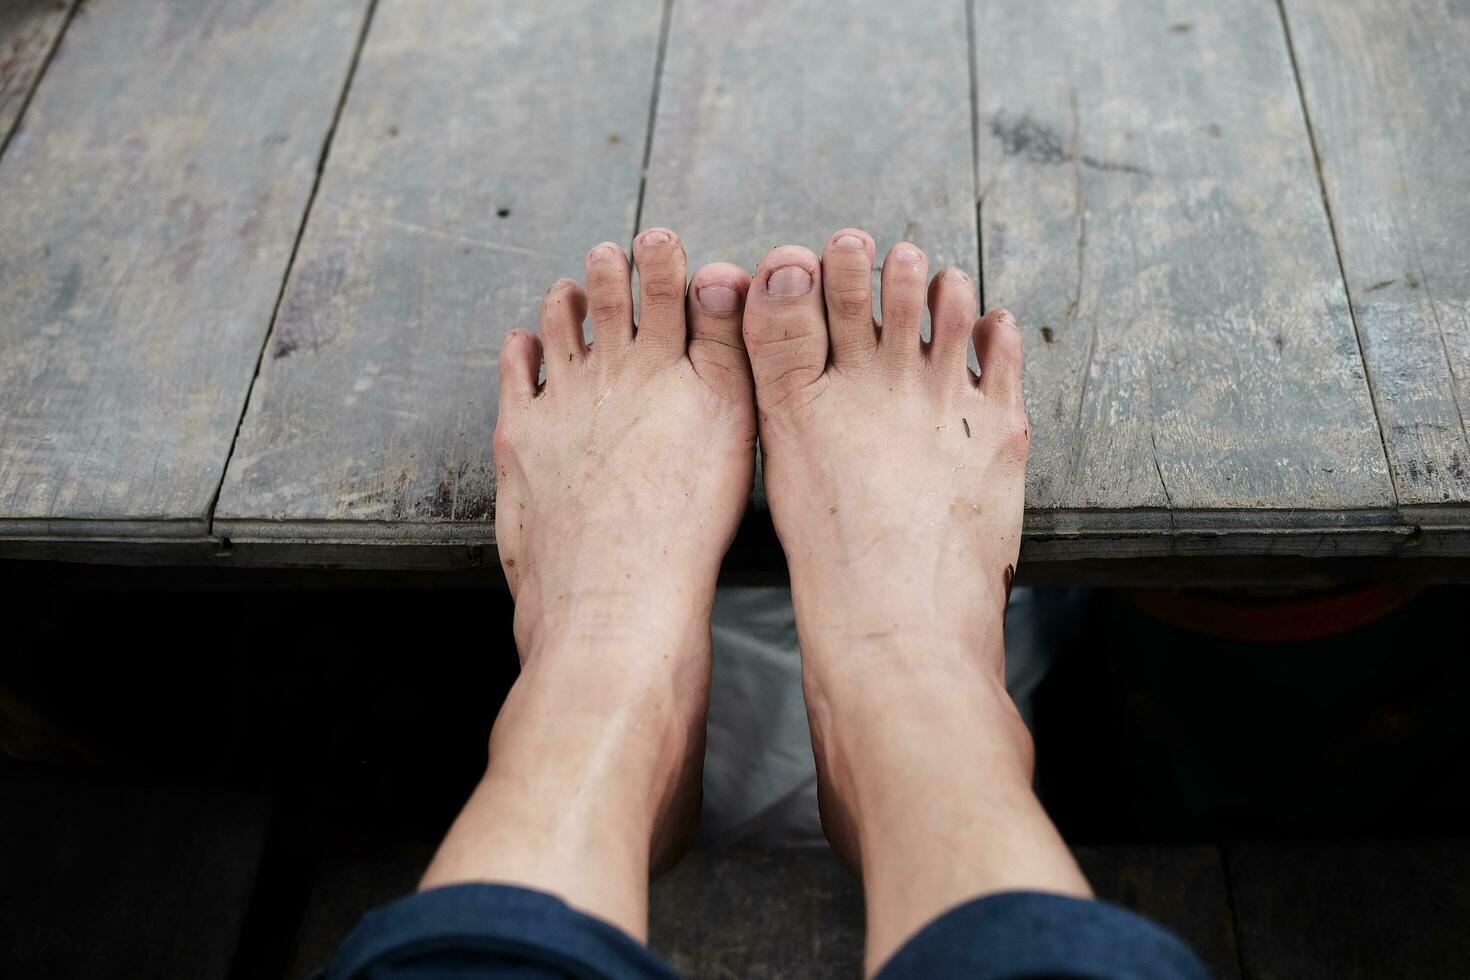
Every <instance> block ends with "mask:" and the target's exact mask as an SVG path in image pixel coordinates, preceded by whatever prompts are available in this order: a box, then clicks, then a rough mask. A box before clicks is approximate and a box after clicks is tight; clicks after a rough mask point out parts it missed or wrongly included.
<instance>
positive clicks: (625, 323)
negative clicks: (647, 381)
mask: <svg viewBox="0 0 1470 980" xmlns="http://www.w3.org/2000/svg"><path fill="white" fill-rule="evenodd" d="M587 310H588V312H589V313H590V314H591V317H592V340H593V343H595V344H596V345H597V349H598V350H600V351H605V350H616V349H617V348H620V347H624V346H627V345H628V344H631V343H632V342H633V276H632V270H631V269H630V268H629V266H628V257H627V256H626V255H624V254H623V250H622V249H621V248H619V247H618V246H617V245H615V244H614V243H612V242H603V243H602V244H601V245H597V246H594V247H593V249H592V251H590V252H588V253H587Z"/></svg>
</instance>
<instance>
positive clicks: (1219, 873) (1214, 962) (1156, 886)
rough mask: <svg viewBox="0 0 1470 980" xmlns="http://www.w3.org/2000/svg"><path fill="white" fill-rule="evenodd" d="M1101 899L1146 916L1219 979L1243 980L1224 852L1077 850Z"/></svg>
mask: <svg viewBox="0 0 1470 980" xmlns="http://www.w3.org/2000/svg"><path fill="white" fill-rule="evenodd" d="M1075 853H1076V855H1077V862H1078V863H1079V864H1080V865H1082V871H1083V873H1084V874H1086V875H1087V880H1088V881H1089V882H1090V883H1091V884H1092V888H1093V891H1095V892H1096V893H1097V895H1098V897H1099V898H1103V899H1105V900H1107V901H1109V902H1113V903H1115V904H1118V905H1122V906H1123V907H1124V908H1129V909H1132V910H1133V911H1135V912H1138V913H1139V914H1141V915H1145V916H1148V917H1149V918H1150V919H1152V920H1154V921H1155V922H1157V923H1158V924H1159V925H1161V926H1163V927H1164V928H1166V929H1168V930H1169V931H1171V932H1173V933H1174V934H1175V935H1176V936H1178V937H1179V938H1180V939H1182V940H1184V941H1185V942H1186V943H1188V944H1189V946H1190V948H1191V949H1193V950H1194V951H1195V953H1196V954H1197V955H1198V956H1199V958H1200V959H1201V960H1202V961H1204V964H1205V966H1206V967H1207V968H1208V969H1209V971H1210V975H1211V976H1213V977H1217V978H1219V980H1239V978H1240V956H1239V954H1238V952H1237V951H1236V948H1235V923H1234V919H1233V918H1232V917H1231V912H1230V895H1229V890H1228V889H1227V887H1226V883H1225V865H1224V862H1223V861H1222V859H1221V855H1220V849H1219V848H1218V847H1216V846H1215V845H1213V844H1210V845H1193V846H1185V845H1166V844H1145V845H1130V846H1126V847H1117V846H1110V847H1079V848H1076V849H1075Z"/></svg>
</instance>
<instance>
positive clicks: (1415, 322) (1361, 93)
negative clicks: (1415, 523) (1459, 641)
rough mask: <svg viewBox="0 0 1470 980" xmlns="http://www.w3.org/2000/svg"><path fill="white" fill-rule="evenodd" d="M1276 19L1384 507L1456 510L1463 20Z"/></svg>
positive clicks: (1467, 39)
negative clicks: (1378, 432)
mask: <svg viewBox="0 0 1470 980" xmlns="http://www.w3.org/2000/svg"><path fill="white" fill-rule="evenodd" d="M1284 10H1285V13H1286V15H1287V23H1288V24H1289V25H1290V28H1291V40H1292V43H1293V47H1294V50H1295V52H1296V58H1297V65H1298V69H1299V72H1300V77H1301V86H1302V93H1303V97H1304V98H1305V100H1306V103H1307V109H1308V115H1309V117H1310V119H1311V123H1312V130H1313V132H1314V134H1315V136H1316V141H1317V150H1318V153H1319V156H1320V160H1321V167H1322V179H1323V184H1324V186H1325V187H1326V190H1327V196H1328V200H1329V201H1330V203H1331V206H1332V215H1333V221H1334V224H1335V226H1336V229H1337V237H1338V243H1339V246H1340V249H1341V254H1342V267H1343V272H1344V274H1345V276H1346V279H1347V285H1348V293H1349V295H1350V296H1351V297H1352V303H1353V310H1354V313H1355V315H1356V317H1357V324H1358V332H1359V335H1360V336H1361V337H1362V341H1363V356H1364V359H1365V360H1366V362H1367V365H1368V374H1369V378H1370V379H1371V381H1372V382H1373V388H1374V394H1375V399H1376V402H1377V406H1378V415H1379V419H1380V421H1381V423H1382V427H1383V438H1384V440H1385V442H1386V444H1387V448H1388V456H1389V461H1390V462H1391V463H1392V465H1393V476H1394V484H1395V486H1396V488H1397V490H1398V497H1399V502H1400V503H1401V504H1403V505H1404V506H1413V505H1429V504H1445V503H1448V504H1458V505H1464V504H1466V503H1467V502H1470V433H1467V430H1466V428H1465V412H1466V411H1467V410H1470V262H1467V261H1466V258H1465V251H1466V233H1467V231H1470V167H1467V166H1466V162H1465V161H1466V160H1467V159H1470V131H1467V129H1466V127H1465V115H1466V109H1467V107H1470V7H1467V6H1466V5H1465V4H1464V3H1458V2H1455V0H1413V2H1409V3H1384V2H1383V0H1342V2H1335V0H1334V2H1331V3H1327V2H1323V0H1288V2H1287V3H1286V4H1285V5H1284Z"/></svg>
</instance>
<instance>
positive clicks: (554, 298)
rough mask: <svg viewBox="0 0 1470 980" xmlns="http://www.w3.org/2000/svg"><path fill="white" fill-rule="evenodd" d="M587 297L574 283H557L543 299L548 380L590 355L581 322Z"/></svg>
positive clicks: (584, 315) (542, 332)
mask: <svg viewBox="0 0 1470 980" xmlns="http://www.w3.org/2000/svg"><path fill="white" fill-rule="evenodd" d="M586 316H587V294H586V293H584V292H582V287H581V286H579V285H577V282H576V280H575V279H558V280H557V281H556V282H554V283H552V284H551V288H550V289H548V290H547V291H546V295H545V296H543V297H542V298H541V343H542V345H543V346H545V348H546V376H547V378H548V379H550V378H554V377H556V376H557V375H558V374H560V373H561V372H562V371H563V370H565V369H566V368H567V366H568V365H571V364H573V363H576V362H579V361H581V360H582V358H583V357H585V356H586V354H587V348H586V346H585V345H584V344H583V343H582V321H583V319H585V318H586Z"/></svg>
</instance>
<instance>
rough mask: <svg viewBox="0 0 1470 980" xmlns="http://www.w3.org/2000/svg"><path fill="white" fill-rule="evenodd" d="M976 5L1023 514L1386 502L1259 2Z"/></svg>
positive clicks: (1336, 517) (1326, 515)
mask: <svg viewBox="0 0 1470 980" xmlns="http://www.w3.org/2000/svg"><path fill="white" fill-rule="evenodd" d="M974 10H975V25H976V44H977V52H976V65H977V71H978V89H979V140H980V144H979V147H980V149H979V176H980V184H981V186H982V188H984V195H985V196H984V202H983V206H982V209H981V215H980V221H981V228H982V234H983V247H982V249H981V252H982V254H983V256H984V262H985V265H984V281H985V295H986V300H987V302H988V303H990V304H992V305H995V304H999V305H1005V306H1009V307H1010V308H1012V309H1013V310H1016V311H1019V319H1020V321H1021V324H1022V329H1023V332H1024V333H1025V337H1026V347H1027V356H1026V400H1027V405H1028V407H1029V409H1030V413H1031V418H1032V432H1033V449H1032V454H1031V464H1030V468H1029V471H1028V481H1027V504H1028V505H1029V507H1030V508H1031V510H1032V513H1033V517H1042V516H1043V515H1046V514H1047V512H1052V513H1054V514H1059V515H1061V516H1058V517H1057V520H1056V523H1057V524H1058V525H1059V526H1062V525H1065V524H1067V523H1068V519H1067V518H1066V516H1065V514H1066V512H1092V511H1114V512H1118V511H1139V510H1158V511H1160V512H1162V513H1163V514H1164V515H1165V520H1168V521H1172V519H1173V518H1172V515H1175V514H1178V513H1180V512H1196V513H1197V512H1208V511H1253V510H1277V511H1280V512H1282V514H1280V515H1277V516H1278V517H1281V516H1283V515H1286V514H1288V513H1289V515H1290V516H1289V517H1288V518H1287V526H1293V525H1298V526H1303V525H1306V526H1309V525H1311V524H1314V523H1326V524H1332V523H1338V522H1341V521H1342V520H1343V517H1344V515H1345V514H1347V513H1350V512H1355V511H1379V512H1385V511H1386V510H1387V509H1388V508H1391V507H1392V506H1393V503H1394V498H1393V490H1392V486H1391V484H1390V481H1389V478H1388V473H1387V468H1386V466H1385V463H1384V458H1383V449H1382V446H1381V444H1380V439H1379V435H1378V430H1377V426H1376V425H1375V422H1374V415H1373V407H1372V403H1371V401H1370V399H1369V393H1368V387H1367V384H1366V382H1365V380H1364V372H1363V367H1362V362H1361V360H1360V358H1359V354H1358V346H1357V340H1356V337H1355V335H1354V332H1353V324H1352V320H1351V317H1350V315H1349V311H1348V305H1347V298H1346V296H1345V294H1344V292H1343V289H1342V283H1341V279H1340V276H1339V273H1338V267H1337V259H1336V256H1335V254H1334V251H1333V241H1332V232H1331V228H1330V226H1329V224H1328V220H1327V215H1326V213H1325V211H1324V209H1323V206H1322V199H1321V195H1320V192H1319V191H1318V187H1317V181H1316V175H1315V170H1314V164H1313V160H1312V153H1311V146H1310V142H1309V140H1308V134H1307V128H1306V124H1305V121H1304V119H1303V115H1302V111H1301V107H1300V102H1299V99H1298V95H1297V90H1296V85H1295V81H1294V78H1293V75H1292V69H1291V63H1290V58H1289V54H1288V50H1287V46H1286V43H1285V37H1284V34H1283V31H1282V29H1281V23H1280V19H1279V16H1278V14H1277V11H1276V9H1275V7H1274V6H1273V5H1272V4H1270V3H1267V2H1261V0H1232V2H1228V3H1214V2H1206V0H1194V2H1178V0H1170V2H1164V0H1139V2H1128V3H1121V2H1107V3H1097V2H1093V0H1070V2H1068V0H1057V2H1051V3H1045V4H1034V3H1029V2H1025V0H1009V2H985V3H976V5H975V7H974ZM1078 520H1079V521H1080V520H1081V518H1078ZM1033 523H1034V522H1033Z"/></svg>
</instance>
